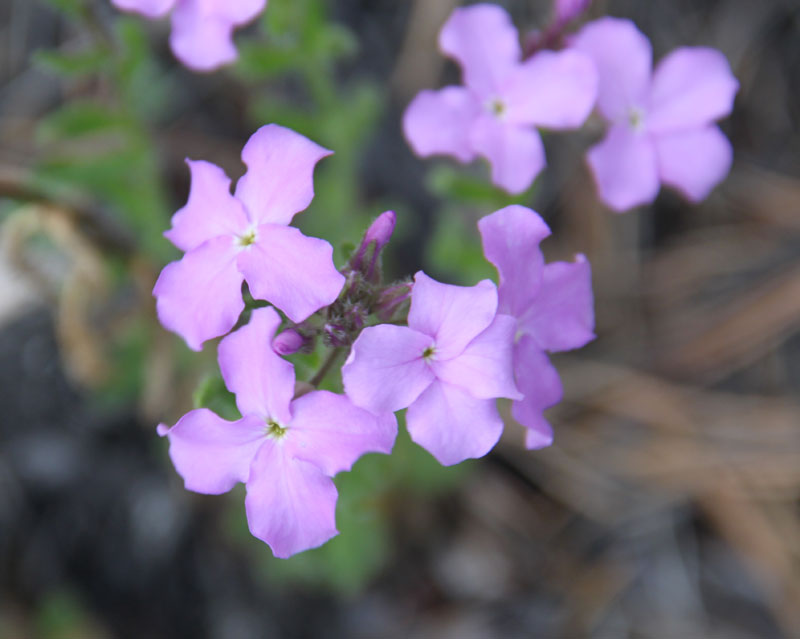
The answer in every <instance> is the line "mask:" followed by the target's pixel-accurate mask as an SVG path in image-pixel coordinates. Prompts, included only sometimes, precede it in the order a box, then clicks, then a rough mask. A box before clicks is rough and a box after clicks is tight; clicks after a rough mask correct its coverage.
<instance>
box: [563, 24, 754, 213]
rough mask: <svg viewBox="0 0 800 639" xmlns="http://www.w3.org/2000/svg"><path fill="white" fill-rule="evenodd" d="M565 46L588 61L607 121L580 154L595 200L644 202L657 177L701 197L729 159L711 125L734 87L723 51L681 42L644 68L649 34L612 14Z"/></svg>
mask: <svg viewBox="0 0 800 639" xmlns="http://www.w3.org/2000/svg"><path fill="white" fill-rule="evenodd" d="M572 47H573V48H574V49H575V50H577V51H582V52H584V53H586V54H588V55H590V56H591V57H592V59H593V60H594V61H595V64H596V65H597V70H598V73H599V78H600V84H599V89H598V98H597V106H598V109H599V111H600V113H601V114H602V115H603V117H604V118H605V119H606V120H608V122H609V123H610V124H611V128H610V129H609V131H608V133H607V135H606V137H605V138H604V139H603V140H602V141H601V142H600V143H599V144H598V145H597V146H595V147H593V148H592V149H591V150H590V151H589V155H588V160H589V166H590V167H591V169H592V172H593V173H594V177H595V181H596V182H597V186H598V189H599V192H600V197H601V199H602V200H603V201H604V202H605V203H606V204H607V205H608V206H609V207H611V208H612V209H614V210H616V211H625V210H627V209H630V208H632V207H634V206H637V205H640V204H646V203H648V202H652V201H653V200H654V199H655V197H656V195H657V194H658V191H659V188H660V186H661V184H666V185H668V186H672V187H674V188H676V189H678V190H679V191H680V192H681V193H683V195H685V196H686V197H687V198H688V199H689V200H690V201H692V202H698V201H700V200H702V199H704V198H705V197H706V196H707V195H708V194H709V193H710V191H711V190H712V189H713V188H714V187H715V186H716V185H717V184H718V183H719V182H720V181H722V179H723V178H724V177H725V176H726V175H727V174H728V171H729V170H730V166H731V162H732V158H733V151H732V149H731V145H730V142H728V140H727V138H726V137H725V136H724V135H723V134H722V132H721V131H720V130H719V128H718V127H717V126H716V125H715V124H714V122H715V121H716V120H718V119H720V118H723V117H725V116H726V115H728V114H729V113H730V112H731V109H732V107H733V99H734V96H735V95H736V92H737V90H738V88H739V83H738V82H737V80H736V78H735V77H734V76H733V74H732V73H731V69H730V65H729V64H728V61H727V60H726V58H725V56H724V55H722V53H720V52H719V51H717V50H716V49H710V48H707V47H682V48H679V49H676V50H675V51H673V52H672V53H670V54H669V55H667V56H666V57H665V58H663V59H662V60H661V61H660V62H659V64H658V66H656V68H655V71H652V55H653V54H652V50H651V47H650V41H649V40H648V39H647V38H646V37H645V36H644V34H642V33H641V32H640V31H639V30H638V29H637V28H636V26H635V25H634V24H633V22H631V21H630V20H623V19H619V18H601V19H600V20H596V21H595V22H591V23H589V24H587V25H586V26H585V27H584V28H583V29H582V30H581V31H580V32H579V33H578V34H577V35H576V36H575V38H574V40H573V41H572Z"/></svg>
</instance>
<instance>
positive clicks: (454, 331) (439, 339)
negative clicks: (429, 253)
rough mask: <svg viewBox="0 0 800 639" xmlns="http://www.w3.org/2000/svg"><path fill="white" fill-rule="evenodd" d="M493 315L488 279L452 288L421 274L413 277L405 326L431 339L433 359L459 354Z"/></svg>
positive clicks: (493, 296)
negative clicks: (434, 349)
mask: <svg viewBox="0 0 800 639" xmlns="http://www.w3.org/2000/svg"><path fill="white" fill-rule="evenodd" d="M496 313H497V288H496V287H495V285H494V283H493V282H491V281H490V280H483V281H482V282H478V284H477V285H475V286H454V285H452V284H442V283H441V282H437V281H436V280H434V279H431V278H430V277H428V276H427V275H425V273H423V272H422V271H418V272H417V274H416V275H414V288H412V289H411V308H410V309H409V311H408V327H409V328H411V329H413V330H415V331H418V332H420V333H424V334H425V335H429V336H430V337H433V339H434V340H435V342H436V344H435V347H436V354H435V358H436V359H440V360H446V359H451V358H453V357H455V356H456V355H459V354H460V353H461V352H462V351H463V350H464V349H465V348H466V347H467V344H469V343H470V342H471V341H472V340H473V339H475V338H476V337H477V336H478V335H480V334H481V333H482V332H483V331H484V330H486V328H488V326H489V324H491V323H492V320H494V316H495V314H496ZM428 345H429V344H426V345H425V346H428ZM423 348H424V347H423ZM406 405H407V404H406Z"/></svg>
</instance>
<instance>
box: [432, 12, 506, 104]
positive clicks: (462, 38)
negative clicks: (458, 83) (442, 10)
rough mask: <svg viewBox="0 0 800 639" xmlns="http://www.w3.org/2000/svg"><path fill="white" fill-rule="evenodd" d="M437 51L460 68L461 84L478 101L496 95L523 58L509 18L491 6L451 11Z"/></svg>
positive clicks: (440, 35)
mask: <svg viewBox="0 0 800 639" xmlns="http://www.w3.org/2000/svg"><path fill="white" fill-rule="evenodd" d="M439 48H440V49H441V50H442V53H444V54H445V55H446V56H448V57H450V58H453V59H454V60H456V62H458V63H459V64H460V65H461V70H462V72H463V74H464V84H465V85H467V86H468V87H469V88H470V89H472V90H473V91H476V92H478V93H479V94H480V95H481V97H490V96H491V94H493V93H496V92H497V91H498V89H499V88H500V84H501V83H502V81H503V79H504V78H505V76H506V75H507V74H508V73H509V71H510V70H511V69H513V68H514V66H515V65H516V64H517V63H518V62H519V60H520V56H521V55H522V52H521V48H520V44H519V33H518V31H517V28H516V27H515V26H514V24H513V23H512V22H511V17H510V16H509V15H508V13H507V12H506V10H505V9H503V8H501V7H499V6H497V5H492V4H477V5H473V6H471V7H464V8H461V9H456V10H455V11H453V13H451V14H450V17H449V18H448V19H447V22H445V23H444V26H443V27H442V30H441V31H440V32H439Z"/></svg>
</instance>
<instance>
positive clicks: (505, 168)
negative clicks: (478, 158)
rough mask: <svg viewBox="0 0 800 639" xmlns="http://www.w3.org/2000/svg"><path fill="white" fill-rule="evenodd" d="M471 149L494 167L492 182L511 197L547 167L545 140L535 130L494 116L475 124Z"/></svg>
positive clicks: (529, 183) (481, 118)
mask: <svg viewBox="0 0 800 639" xmlns="http://www.w3.org/2000/svg"><path fill="white" fill-rule="evenodd" d="M470 141H471V144H472V148H473V149H475V151H476V152H477V153H479V154H480V155H482V156H483V157H485V158H486V159H487V160H488V161H489V164H490V165H491V167H492V182H493V183H494V184H496V185H497V186H499V187H502V188H504V189H505V190H506V191H508V192H509V193H511V194H512V195H515V194H518V193H522V192H523V191H524V190H525V189H527V188H528V187H529V186H530V185H531V184H533V181H534V179H536V176H537V175H539V173H540V171H541V170H542V169H543V168H544V167H545V166H546V165H547V161H546V160H545V157H544V146H543V145H542V138H541V137H540V136H539V133H538V132H537V131H536V130H535V129H531V128H526V127H523V126H519V125H514V124H510V123H507V122H503V121H501V120H498V119H497V118H495V117H492V116H488V115H486V116H483V117H480V118H478V119H477V120H476V121H475V124H474V125H473V126H472V130H471V131H470Z"/></svg>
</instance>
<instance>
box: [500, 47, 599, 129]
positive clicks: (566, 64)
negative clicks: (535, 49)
mask: <svg viewBox="0 0 800 639" xmlns="http://www.w3.org/2000/svg"><path fill="white" fill-rule="evenodd" d="M502 97H503V100H504V103H505V106H506V109H507V111H506V114H505V117H506V120H507V121H508V122H509V123H513V124H533V125H536V126H539V127H545V128H550V129H572V128H576V127H579V126H581V125H582V124H583V122H584V121H585V120H586V118H587V117H588V116H589V114H590V113H591V112H592V108H593V107H594V103H595V99H596V98H597V71H596V70H595V66H594V62H592V59H591V58H590V57H589V56H588V55H586V54H584V53H581V52H579V51H575V50H570V49H567V50H565V51H557V52H556V51H540V52H539V53H537V54H536V55H534V56H533V57H532V58H530V59H529V60H527V61H526V62H525V63H523V64H521V65H520V66H519V67H517V69H516V70H515V71H514V72H513V73H512V74H511V75H510V76H509V79H508V80H507V82H506V84H505V85H504V87H503V96H502Z"/></svg>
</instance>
